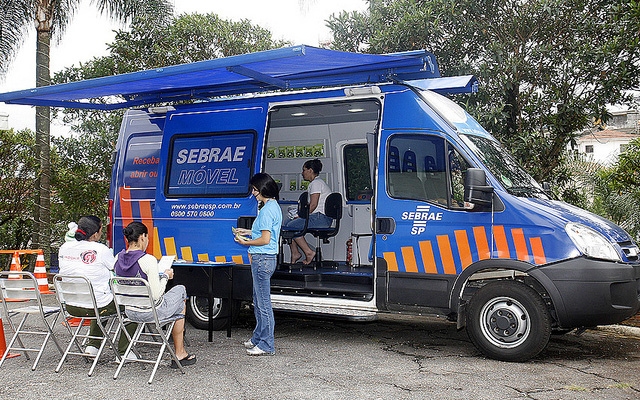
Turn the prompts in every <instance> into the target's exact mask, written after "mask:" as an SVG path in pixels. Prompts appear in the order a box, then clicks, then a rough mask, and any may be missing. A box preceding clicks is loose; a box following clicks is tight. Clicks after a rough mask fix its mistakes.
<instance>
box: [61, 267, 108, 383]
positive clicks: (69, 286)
mask: <svg viewBox="0 0 640 400" xmlns="http://www.w3.org/2000/svg"><path fill="white" fill-rule="evenodd" d="M53 284H54V286H55V288H56V296H57V297H58V301H59V302H60V307H61V308H62V310H63V311H64V314H65V317H67V319H69V318H80V323H79V324H78V327H77V328H76V329H75V331H74V332H73V335H72V337H71V341H70V342H69V345H68V346H67V348H66V350H65V351H64V354H63V355H62V358H61V359H60V362H59V363H58V366H57V367H56V372H60V368H61V367H62V364H63V363H64V361H65V360H66V358H67V356H68V355H74V356H82V357H85V359H91V358H93V363H92V364H91V368H90V369H89V376H91V375H92V374H93V370H94V369H95V367H96V364H98V360H99V359H100V356H101V355H102V352H103V350H104V348H105V347H106V346H109V347H111V349H113V352H114V353H115V355H116V359H117V360H118V361H120V355H119V354H118V351H117V349H116V346H115V345H114V340H115V337H116V336H117V327H118V316H117V314H115V313H114V314H109V315H100V311H99V310H98V305H97V303H96V297H95V294H94V292H93V287H92V286H91V282H90V281H89V280H88V279H87V278H86V277H84V276H77V275H62V274H58V275H56V276H55V277H54V278H53ZM68 303H75V304H86V305H87V306H88V307H87V306H85V308H93V316H87V315H76V314H73V313H72V312H70V311H69V309H68V308H67V305H68ZM89 305H90V306H89ZM87 320H88V321H96V322H97V323H98V324H97V325H98V328H100V330H101V331H102V337H100V336H91V335H90V333H89V327H85V326H84V322H85V321H87ZM112 337H113V338H114V340H112ZM78 339H82V341H81V342H79V341H78ZM88 339H97V340H100V347H99V348H98V352H97V353H96V354H88V353H85V352H84V351H83V350H82V349H83V346H84V345H85V344H86V342H87V340H88ZM74 345H75V347H76V349H77V351H71V348H72V347H73V346H74Z"/></svg>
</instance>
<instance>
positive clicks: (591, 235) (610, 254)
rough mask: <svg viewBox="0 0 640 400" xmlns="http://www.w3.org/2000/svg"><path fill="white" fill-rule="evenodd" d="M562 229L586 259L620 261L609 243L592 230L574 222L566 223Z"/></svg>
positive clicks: (618, 255) (616, 252)
mask: <svg viewBox="0 0 640 400" xmlns="http://www.w3.org/2000/svg"><path fill="white" fill-rule="evenodd" d="M564 229H565V231H566V232H567V235H569V237H570V238H571V240H572V241H573V243H574V244H575V245H576V247H577V248H578V250H580V251H581V252H582V253H583V254H584V255H586V256H587V257H593V258H600V259H604V260H613V261H622V259H621V258H620V254H619V253H618V251H617V250H616V248H615V247H613V245H612V244H611V242H609V241H608V240H607V239H606V238H605V237H604V236H602V235H601V234H600V233H598V232H596V231H594V230H593V229H591V228H589V227H586V226H584V225H582V224H576V223H575V222H570V223H568V224H567V226H566V227H565V228H564Z"/></svg>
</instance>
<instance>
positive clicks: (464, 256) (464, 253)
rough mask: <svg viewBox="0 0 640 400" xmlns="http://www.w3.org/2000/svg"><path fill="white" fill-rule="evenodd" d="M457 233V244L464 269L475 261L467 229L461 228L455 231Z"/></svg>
mask: <svg viewBox="0 0 640 400" xmlns="http://www.w3.org/2000/svg"><path fill="white" fill-rule="evenodd" d="M454 233H455V235H456V244H457V245H458V253H460V265H462V269H465V268H467V267H468V266H469V265H471V263H472V262H473V258H472V257H471V248H470V247H469V238H468V237H467V231H463V230H459V231H455V232H454Z"/></svg>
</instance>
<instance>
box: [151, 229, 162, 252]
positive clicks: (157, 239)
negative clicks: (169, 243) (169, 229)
mask: <svg viewBox="0 0 640 400" xmlns="http://www.w3.org/2000/svg"><path fill="white" fill-rule="evenodd" d="M152 239H153V253H150V254H153V256H154V257H155V258H158V259H159V258H160V257H162V250H161V249H160V234H159V233H158V228H155V227H154V228H153V238H152Z"/></svg>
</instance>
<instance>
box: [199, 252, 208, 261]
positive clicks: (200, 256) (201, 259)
mask: <svg viewBox="0 0 640 400" xmlns="http://www.w3.org/2000/svg"><path fill="white" fill-rule="evenodd" d="M198 261H202V262H207V261H209V254H207V253H204V254H198Z"/></svg>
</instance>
